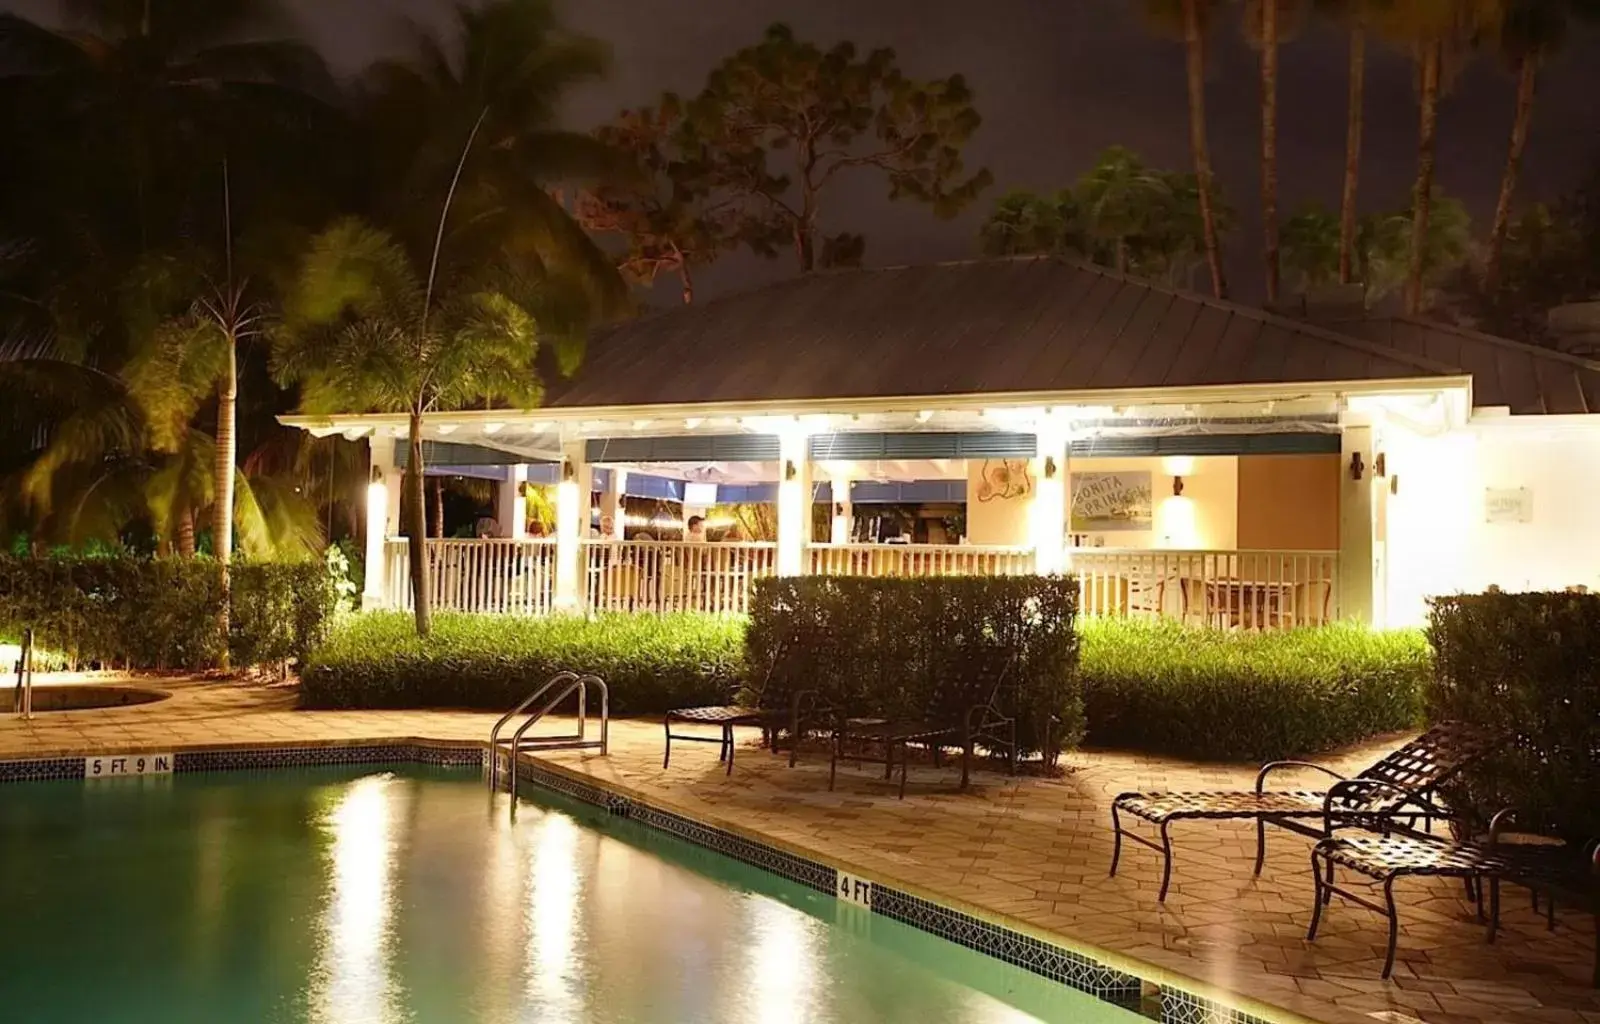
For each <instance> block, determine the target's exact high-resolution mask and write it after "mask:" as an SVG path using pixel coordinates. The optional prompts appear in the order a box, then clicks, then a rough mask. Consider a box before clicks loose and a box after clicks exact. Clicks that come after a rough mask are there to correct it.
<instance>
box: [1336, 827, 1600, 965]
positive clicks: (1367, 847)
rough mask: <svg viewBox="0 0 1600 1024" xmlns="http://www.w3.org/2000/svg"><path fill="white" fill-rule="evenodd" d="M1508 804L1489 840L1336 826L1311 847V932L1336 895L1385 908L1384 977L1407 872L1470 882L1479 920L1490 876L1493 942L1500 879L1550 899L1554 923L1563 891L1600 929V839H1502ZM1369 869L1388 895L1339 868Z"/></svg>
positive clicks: (1598, 953) (1598, 956)
mask: <svg viewBox="0 0 1600 1024" xmlns="http://www.w3.org/2000/svg"><path fill="white" fill-rule="evenodd" d="M1509 816H1510V812H1509V811H1502V812H1501V813H1500V814H1497V815H1496V816H1495V820H1494V821H1493V822H1492V823H1491V824H1490V828H1489V838H1488V841H1487V842H1454V841H1451V840H1449V839H1445V838H1442V837H1439V836H1431V835H1423V834H1421V833H1417V832H1415V831H1412V830H1400V831H1396V832H1388V833H1380V832H1371V831H1359V830H1337V831H1335V832H1334V833H1333V834H1331V835H1329V836H1328V837H1327V838H1326V839H1323V840H1321V841H1319V842H1318V843H1317V845H1316V846H1315V847H1314V848H1313V849H1312V851H1311V872H1312V876H1313V879H1314V881H1315V882H1316V905H1315V907H1314V908H1313V910H1312V914H1311V927H1310V929H1309V930H1308V931H1307V933H1306V938H1307V939H1308V940H1310V939H1315V938H1316V937H1317V926H1318V925H1319V924H1320V923H1321V921H1322V908H1323V907H1324V906H1325V905H1326V904H1328V903H1329V902H1330V901H1331V900H1332V898H1333V897H1334V896H1336V895H1337V896H1341V897H1343V898H1344V899H1346V900H1349V901H1350V902H1352V903H1355V904H1357V905H1358V906H1362V907H1366V908H1367V909H1368V910H1373V911H1376V912H1377V913H1380V914H1383V915H1384V917H1385V918H1386V919H1387V920H1388V924H1389V944H1388V949H1387V952H1386V955H1385V957H1384V962H1383V977H1385V978H1387V977H1388V976H1389V974H1390V972H1392V971H1393V969H1394V958H1395V942H1396V939H1397V938H1398V934H1399V928H1400V919H1399V913H1398V911H1397V909H1396V907H1395V901H1394V883H1395V882H1396V881H1397V880H1399V879H1401V878H1406V877H1413V876H1416V877H1433V878H1459V879H1462V880H1463V881H1464V882H1465V883H1466V887H1467V895H1468V897H1469V898H1471V899H1472V900H1473V901H1474V902H1475V903H1476V904H1477V905H1478V917H1479V920H1484V918H1485V915H1484V906H1483V903H1484V900H1483V895H1484V893H1483V882H1484V881H1487V882H1488V883H1489V894H1488V895H1489V899H1488V903H1489V908H1488V915H1487V921H1488V941H1490V942H1493V941H1494V940H1495V936H1496V934H1497V933H1498V931H1499V927H1500V883H1501V882H1509V883H1512V884H1515V885H1520V886H1523V887H1525V888H1527V889H1529V890H1531V891H1532V892H1533V893H1534V896H1535V902H1534V907H1535V909H1538V897H1539V895H1541V894H1542V895H1543V896H1544V897H1545V899H1546V901H1547V904H1546V905H1547V913H1548V921H1549V927H1551V928H1554V927H1555V900H1556V897H1557V896H1558V895H1559V896H1561V897H1563V898H1565V899H1567V900H1569V901H1575V902H1578V903H1579V904H1580V905H1583V908H1584V909H1585V910H1587V911H1588V912H1590V913H1592V914H1593V915H1594V916H1595V926H1596V930H1597V932H1600V846H1596V845H1595V844H1593V843H1591V844H1590V846H1589V847H1588V848H1586V849H1584V850H1582V851H1579V850H1577V849H1576V848H1575V847H1571V846H1566V845H1563V844H1559V843H1557V844H1555V845H1546V844H1537V845H1524V844H1520V843H1507V842H1504V841H1502V836H1501V828H1502V826H1503V824H1504V823H1505V822H1506V821H1507V820H1509ZM1335 867H1340V868H1344V869H1346V870H1349V871H1353V872H1355V873H1356V874H1359V875H1364V876H1366V877H1367V878H1369V879H1371V880H1372V881H1373V882H1375V883H1377V884H1380V885H1382V887H1383V903H1382V904H1379V903H1377V902H1376V901H1375V900H1373V899H1370V898H1368V897H1367V896H1365V895H1362V894H1359V893H1354V892H1351V891H1350V890H1349V889H1346V888H1343V887H1341V886H1340V885H1339V884H1338V882H1337V881H1336V879H1335V876H1334V868H1335ZM1593 984H1594V985H1595V987H1597V988H1600V938H1597V940H1596V948H1595V958H1594V978H1593Z"/></svg>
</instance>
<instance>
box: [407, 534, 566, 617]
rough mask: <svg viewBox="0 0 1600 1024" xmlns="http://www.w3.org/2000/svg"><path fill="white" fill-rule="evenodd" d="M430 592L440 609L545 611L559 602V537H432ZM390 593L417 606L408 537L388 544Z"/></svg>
mask: <svg viewBox="0 0 1600 1024" xmlns="http://www.w3.org/2000/svg"><path fill="white" fill-rule="evenodd" d="M427 551H428V559H429V563H430V564H429V574H428V584H429V596H430V597H431V598H432V602H431V603H432V605H433V607H434V608H435V609H438V610H440V611H458V612H495V613H499V614H511V615H543V614H546V613H548V612H549V611H550V609H551V607H552V606H553V605H554V603H555V578H556V544H555V541H554V540H550V539H538V540H506V539H484V540H430V541H428V546H427ZM384 552H385V561H386V563H387V564H386V566H385V576H384V590H383V592H384V594H386V595H387V596H388V603H389V606H390V607H391V608H403V609H405V610H407V611H409V610H410V609H411V562H410V559H409V554H408V550H407V541H405V540H404V539H392V540H390V541H388V542H387V543H385V545H384Z"/></svg>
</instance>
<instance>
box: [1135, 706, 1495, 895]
mask: <svg viewBox="0 0 1600 1024" xmlns="http://www.w3.org/2000/svg"><path fill="white" fill-rule="evenodd" d="M1479 748H1480V741H1479V740H1478V738H1477V736H1476V734H1474V733H1473V732H1471V731H1470V730H1468V729H1467V728H1465V727H1464V726H1461V725H1457V724H1453V723H1444V724H1440V725H1436V726H1434V727H1433V728H1431V729H1429V730H1428V731H1427V732H1425V733H1423V734H1422V735H1421V736H1418V737H1417V738H1416V739H1414V740H1412V741H1411V742H1410V743H1407V744H1406V745H1404V746H1402V747H1401V748H1400V749H1399V750H1396V751H1394V752H1393V753H1391V754H1389V755H1388V756H1387V757H1385V758H1384V759H1383V760H1381V761H1378V762H1377V763H1376V764H1374V765H1372V766H1371V767H1369V768H1367V769H1366V770H1365V771H1363V772H1362V773H1361V774H1360V775H1357V776H1356V777H1355V778H1354V779H1345V777H1344V776H1342V775H1340V774H1339V773H1338V772H1336V771H1334V770H1333V769H1331V768H1328V767H1325V766H1323V765H1320V764H1312V763H1310V762H1306V761H1273V762H1271V763H1269V764H1266V765H1263V766H1262V768H1261V770H1260V771H1259V772H1257V773H1256V784H1255V788H1254V789H1251V790H1221V791H1207V792H1175V793H1174V792H1166V793H1163V792H1153V793H1123V794H1121V795H1120V796H1118V797H1117V798H1116V800H1114V801H1112V804H1111V827H1112V829H1113V830H1114V831H1115V833H1116V844H1115V848H1114V849H1113V851H1112V854H1111V874H1113V875H1115V874H1116V873H1117V864H1118V862H1119V861H1120V860H1121V859H1122V840H1123V838H1124V837H1126V838H1128V839H1132V840H1133V841H1134V842H1137V843H1141V844H1143V845H1145V846H1148V847H1150V848H1151V849H1152V850H1155V851H1157V852H1158V853H1160V854H1161V861H1162V863H1161V891H1160V893H1159V894H1158V895H1157V896H1156V899H1157V900H1165V899H1166V898H1167V888H1168V886H1169V885H1170V884H1171V881H1172V839H1171V836H1170V835H1169V834H1168V830H1169V828H1170V827H1171V825H1172V823H1173V822H1175V821H1183V820H1186V819H1190V818H1202V819H1211V820H1216V821H1221V820H1225V819H1235V820H1237V819H1243V820H1247V821H1254V822H1255V823H1256V866H1255V873H1256V874H1258V875H1259V874H1260V873H1261V866H1262V864H1263V863H1264V862H1265V861H1266V856H1267V826H1268V825H1276V826H1278V827H1279V828H1285V829H1288V830H1289V831H1291V832H1298V833H1299V834H1301V835H1304V836H1310V837H1312V838H1315V839H1321V838H1323V837H1324V836H1326V835H1328V834H1329V832H1330V831H1331V828H1332V825H1333V824H1334V823H1336V822H1349V821H1369V822H1370V821H1381V820H1387V819H1391V818H1405V819H1408V820H1409V823H1410V824H1413V825H1414V824H1415V823H1416V820H1417V819H1421V820H1422V821H1424V822H1425V823H1426V824H1427V825H1428V826H1429V827H1431V825H1432V819H1433V818H1434V817H1436V816H1437V808H1435V807H1434V805H1433V804H1432V803H1431V802H1430V801H1431V800H1432V799H1433V796H1434V794H1435V791H1436V790H1437V788H1438V786H1439V784H1440V783H1441V782H1444V781H1445V780H1447V779H1449V778H1450V777H1451V776H1452V775H1454V774H1455V773H1456V772H1457V771H1459V770H1460V769H1461V767H1462V766H1463V765H1465V764H1466V763H1467V762H1469V761H1471V760H1472V758H1473V757H1474V756H1476V754H1477V752H1478V750H1479ZM1291 767H1292V768H1309V769H1314V770H1316V771H1320V772H1323V773H1324V774H1326V775H1330V776H1332V777H1333V778H1334V779H1336V780H1338V781H1339V782H1341V783H1344V784H1345V785H1343V786H1342V787H1340V788H1339V790H1338V792H1337V794H1336V799H1335V801H1334V802H1333V804H1331V805H1330V804H1329V803H1328V801H1327V798H1328V796H1329V792H1328V791H1311V790H1269V789H1267V788H1266V784H1267V780H1268V778H1269V777H1270V776H1271V775H1272V773H1273V772H1275V771H1278V770H1280V769H1283V768H1291ZM1352 783H1353V785H1352ZM1122 814H1130V815H1132V816H1133V817H1135V818H1139V819H1140V820H1142V821H1147V822H1149V823H1150V824H1152V825H1155V826H1157V827H1158V828H1159V829H1160V833H1161V841H1160V843H1156V842H1154V841H1152V840H1150V839H1146V838H1145V837H1144V836H1142V835H1139V834H1138V833H1136V832H1131V831H1129V830H1128V829H1126V828H1124V827H1123V826H1122V818H1121V815H1122Z"/></svg>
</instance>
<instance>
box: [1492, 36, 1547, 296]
mask: <svg viewBox="0 0 1600 1024" xmlns="http://www.w3.org/2000/svg"><path fill="white" fill-rule="evenodd" d="M1538 80H1539V60H1538V58H1537V57H1535V56H1533V55H1532V54H1529V55H1527V56H1524V57H1523V58H1522V61H1521V66H1520V67H1519V68H1518V69H1517V113H1516V116H1515V117H1514V118H1513V119H1512V121H1511V147H1510V149H1509V150H1508V151H1507V153H1506V169H1505V171H1504V173H1502V174H1501V175H1500V201H1499V202H1498V203H1496V204H1495V207H1494V227H1493V229H1492V230H1491V231H1490V232H1489V253H1488V256H1487V258H1486V259H1485V261H1484V267H1483V285H1484V288H1485V289H1486V290H1488V291H1493V290H1494V289H1495V288H1496V287H1497V286H1498V285H1499V284H1500V255H1501V252H1502V251H1503V250H1504V249H1505V244H1506V232H1507V231H1508V230H1509V229H1510V226H1511V200H1512V197H1513V196H1514V195H1515V194H1516V191H1517V172H1518V171H1519V170H1521V168H1522V151H1523V149H1525V148H1526V147H1527V145H1528V126H1529V124H1530V123H1531V122H1532V121H1533V97H1534V92H1535V90H1536V87H1537V86H1538Z"/></svg>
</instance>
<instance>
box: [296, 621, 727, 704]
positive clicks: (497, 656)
mask: <svg viewBox="0 0 1600 1024" xmlns="http://www.w3.org/2000/svg"><path fill="white" fill-rule="evenodd" d="M742 629H743V627H742V625H741V624H739V623H737V622H731V621H728V620H726V619H717V618H713V617H710V616H702V615H691V614H677V615H661V616H652V615H607V616H601V617H599V618H594V619H584V618H579V617H576V616H571V617H566V616H561V617H553V618H545V619H529V618H518V617H513V616H497V615H465V614H458V613H441V614H438V615H435V616H434V619H433V631H432V633H431V634H430V635H429V636H428V638H427V639H426V640H424V639H422V638H420V637H418V636H417V634H416V629H415V626H414V624H413V620H412V618H411V616H409V615H406V614H403V613H398V612H372V613H368V614H364V615H357V616H352V617H350V618H349V619H347V620H345V621H343V622H341V623H340V624H339V625H338V626H337V627H336V628H335V629H334V631H333V635H332V636H331V637H330V638H329V639H328V640H327V642H325V643H323V644H322V645H321V646H319V647H317V648H316V649H315V650H313V651H312V652H311V654H310V656H309V657H308V658H307V660H306V663H305V664H304V666H303V667H302V669H301V673H300V682H301V686H300V700H301V704H302V705H303V706H305V707H309V708H424V707H450V708H486V709H490V710H495V711H504V710H506V709H507V708H510V707H512V706H513V705H515V704H516V703H517V702H519V701H521V700H522V699H523V698H524V697H526V696H527V695H528V694H529V693H530V692H531V691H532V690H533V689H534V688H535V687H537V686H538V685H539V684H540V683H542V682H544V681H545V680H546V679H547V678H549V677H550V676H552V675H554V674H555V673H557V672H560V671H562V670H563V669H572V670H574V671H577V672H593V673H595V674H596V675H598V676H600V677H601V678H602V679H604V680H605V681H606V685H607V686H608V687H609V689H610V691H611V710H612V712H613V713H615V714H646V713H659V712H662V711H666V710H668V709H669V708H675V707H687V706H692V705H697V704H707V703H711V704H719V703H723V702H725V701H726V700H727V699H728V695H729V692H730V691H731V690H732V688H733V687H734V686H735V685H736V684H737V682H738V680H739V676H740V657H739V655H740V650H741V643H740V633H741V631H742ZM590 699H591V700H593V699H594V698H593V697H592V696H591V698H590Z"/></svg>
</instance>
